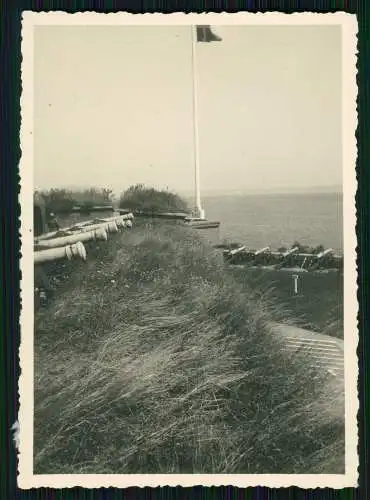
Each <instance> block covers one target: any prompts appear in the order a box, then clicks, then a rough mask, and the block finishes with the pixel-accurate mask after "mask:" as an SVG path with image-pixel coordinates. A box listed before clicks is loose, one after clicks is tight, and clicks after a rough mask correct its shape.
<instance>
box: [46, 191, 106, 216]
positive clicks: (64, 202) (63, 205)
mask: <svg viewBox="0 0 370 500" xmlns="http://www.w3.org/2000/svg"><path fill="white" fill-rule="evenodd" d="M38 194H39V195H41V196H42V197H43V198H44V200H45V206H46V210H47V212H48V213H50V212H54V213H56V214H58V213H59V214H64V213H70V212H71V211H72V209H73V207H74V206H76V205H79V206H81V207H83V209H84V210H85V211H89V210H90V209H91V208H92V207H93V206H94V205H110V204H111V203H112V191H111V190H110V189H100V188H90V189H83V190H68V189H50V190H44V191H40V192H39V193H38Z"/></svg>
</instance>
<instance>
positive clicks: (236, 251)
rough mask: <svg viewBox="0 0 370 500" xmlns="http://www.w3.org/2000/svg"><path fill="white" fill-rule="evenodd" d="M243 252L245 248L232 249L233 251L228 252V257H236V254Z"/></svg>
mask: <svg viewBox="0 0 370 500" xmlns="http://www.w3.org/2000/svg"><path fill="white" fill-rule="evenodd" d="M244 250H245V246H243V247H238V248H234V250H230V252H229V255H237V254H238V253H240V252H243V251H244Z"/></svg>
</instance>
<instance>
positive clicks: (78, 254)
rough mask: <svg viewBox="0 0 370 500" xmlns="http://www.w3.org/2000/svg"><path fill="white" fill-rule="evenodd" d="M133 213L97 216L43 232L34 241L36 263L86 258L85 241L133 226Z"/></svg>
mask: <svg viewBox="0 0 370 500" xmlns="http://www.w3.org/2000/svg"><path fill="white" fill-rule="evenodd" d="M132 219H133V215H132V214H131V213H130V214H125V215H119V216H115V217H109V218H105V219H103V218H102V219H100V218H95V219H93V220H90V221H85V222H82V223H80V224H75V225H73V226H70V227H68V228H64V229H62V230H58V231H53V232H50V233H46V234H43V235H41V236H39V237H37V238H36V239H35V242H34V250H35V252H34V263H35V264H42V263H43V262H47V261H53V260H59V259H64V258H67V259H69V260H70V259H72V258H81V259H83V260H86V249H85V247H84V245H83V242H86V241H96V240H103V241H106V240H107V239H108V233H113V234H114V233H118V232H119V230H120V229H121V228H131V227H132Z"/></svg>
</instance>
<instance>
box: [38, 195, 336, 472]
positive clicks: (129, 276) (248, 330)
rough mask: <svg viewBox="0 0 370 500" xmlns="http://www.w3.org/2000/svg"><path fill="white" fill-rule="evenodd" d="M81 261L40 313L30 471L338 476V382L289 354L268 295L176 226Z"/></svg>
mask: <svg viewBox="0 0 370 500" xmlns="http://www.w3.org/2000/svg"><path fill="white" fill-rule="evenodd" d="M134 191H135V190H133V191H131V192H134ZM138 192H140V189H139V190H138ZM124 199H125V200H126V202H127V203H128V199H130V197H129V196H126V197H124ZM121 201H122V200H121ZM126 202H125V203H126ZM152 206H154V205H152ZM157 207H158V206H156V209H157ZM162 207H163V209H164V206H163V205H162ZM172 207H173V209H176V210H182V209H183V208H184V207H182V206H181V208H180V206H178V205H176V204H175V205H172ZM130 208H132V207H130ZM166 210H169V205H166ZM88 255H89V258H88V260H87V262H86V263H82V264H81V263H78V262H77V263H76V262H69V263H68V264H67V272H68V279H67V280H65V281H62V282H61V283H60V285H59V288H58V293H57V294H56V295H55V296H54V298H53V299H52V301H51V302H50V304H49V305H48V307H47V308H44V309H40V310H39V311H38V313H37V314H36V317H35V433H34V468H35V473H36V474H65V473H75V474H76V473H81V474H82V473H113V474H117V473H249V474H256V473H281V474H295V473H302V474H303V473H306V474H307V473H312V474H314V473H337V474H339V473H344V400H343V390H342V387H336V385H335V386H332V385H331V386H330V387H329V386H328V380H327V378H326V375H323V374H322V373H319V372H317V371H315V370H314V369H312V368H311V367H310V366H309V364H308V361H307V359H306V358H303V357H302V356H299V355H298V356H297V357H289V356H288V355H287V354H285V352H284V351H283V349H282V345H281V340H280V339H279V338H276V336H274V335H273V334H272V333H271V331H270V329H269V327H268V324H269V322H270V320H271V319H274V318H275V317H276V315H279V314H281V311H279V310H278V309H279V308H278V307H277V306H276V305H275V303H274V301H273V299H272V298H271V297H270V295H269V293H268V291H266V290H261V289H259V288H258V287H256V286H253V288H252V287H249V286H248V283H243V284H241V283H238V282H237V281H236V280H235V278H234V277H233V276H232V274H231V273H230V272H228V271H227V270H226V269H225V264H224V263H223V261H222V256H221V255H220V253H219V252H217V251H215V250H213V249H212V248H210V247H208V246H207V245H206V244H205V243H204V242H203V241H202V240H201V239H200V238H199V237H198V236H197V235H196V234H194V232H193V231H192V230H191V229H190V228H187V227H184V225H183V224H182V223H176V222H171V223H169V222H166V223H164V222H163V221H161V222H160V223H156V222H155V221H154V222H151V223H145V222H142V223H141V224H139V225H138V226H137V227H135V228H134V229H133V230H132V231H131V232H126V233H123V234H122V235H120V236H117V237H114V238H111V239H110V241H109V243H105V244H101V245H99V248H97V244H96V243H91V244H90V248H88ZM57 266H61V264H57ZM57 271H58V270H57V269H55V272H57Z"/></svg>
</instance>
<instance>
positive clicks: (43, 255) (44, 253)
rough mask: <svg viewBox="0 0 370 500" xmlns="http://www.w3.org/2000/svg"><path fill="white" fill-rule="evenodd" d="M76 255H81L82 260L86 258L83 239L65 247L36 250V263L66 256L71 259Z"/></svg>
mask: <svg viewBox="0 0 370 500" xmlns="http://www.w3.org/2000/svg"><path fill="white" fill-rule="evenodd" d="M74 257H79V258H80V259H82V260H86V250H85V247H84V245H83V243H81V241H78V242H77V243H74V244H73V245H68V246H65V247H57V248H50V249H48V250H40V251H38V252H35V253H34V263H35V264H41V263H42V262H48V261H54V260H59V259H65V258H67V259H68V260H71V259H72V258H74Z"/></svg>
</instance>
